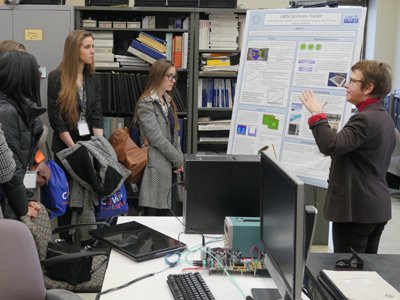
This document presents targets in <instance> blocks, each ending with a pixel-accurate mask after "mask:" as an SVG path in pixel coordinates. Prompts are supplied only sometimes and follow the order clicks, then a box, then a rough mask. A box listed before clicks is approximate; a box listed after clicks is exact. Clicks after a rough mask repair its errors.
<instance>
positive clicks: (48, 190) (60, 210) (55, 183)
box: [42, 143, 69, 218]
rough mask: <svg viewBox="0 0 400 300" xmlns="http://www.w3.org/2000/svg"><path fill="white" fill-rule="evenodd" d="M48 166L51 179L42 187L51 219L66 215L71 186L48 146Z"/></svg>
mask: <svg viewBox="0 0 400 300" xmlns="http://www.w3.org/2000/svg"><path fill="white" fill-rule="evenodd" d="M46 147H47V155H48V161H47V163H46V164H47V166H48V167H49V168H50V171H51V177H50V180H49V182H48V184H46V185H44V186H43V187H42V192H43V196H42V203H43V205H44V206H45V207H46V208H47V210H48V211H49V213H50V218H54V217H58V216H61V215H63V214H64V213H65V210H66V209H67V205H68V201H69V186H68V180H67V176H66V175H65V173H64V171H63V169H61V167H60V166H59V165H58V164H57V163H56V162H55V161H54V160H52V159H50V158H51V154H50V149H49V146H48V144H47V143H46Z"/></svg>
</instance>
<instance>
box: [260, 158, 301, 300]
mask: <svg viewBox="0 0 400 300" xmlns="http://www.w3.org/2000/svg"><path fill="white" fill-rule="evenodd" d="M260 201H261V215H260V226H261V227H260V229H261V230H260V232H261V240H262V243H263V245H264V250H265V265H266V267H267V269H268V271H269V273H270V274H271V277H272V279H273V280H274V283H275V285H276V287H277V290H276V289H275V290H274V289H272V290H269V289H254V290H252V293H253V296H254V299H255V300H259V299H263V300H266V299H268V300H269V299H285V300H289V299H290V300H300V299H301V290H302V284H303V274H304V266H305V256H306V250H305V238H306V237H305V230H304V227H305V206H304V184H303V182H302V181H301V180H300V179H299V178H297V177H296V176H294V175H292V174H290V173H288V172H287V170H285V168H284V167H283V166H282V165H281V164H280V163H279V162H278V161H276V160H275V159H273V158H270V157H269V156H267V155H266V154H265V153H262V154H261V199H260Z"/></svg>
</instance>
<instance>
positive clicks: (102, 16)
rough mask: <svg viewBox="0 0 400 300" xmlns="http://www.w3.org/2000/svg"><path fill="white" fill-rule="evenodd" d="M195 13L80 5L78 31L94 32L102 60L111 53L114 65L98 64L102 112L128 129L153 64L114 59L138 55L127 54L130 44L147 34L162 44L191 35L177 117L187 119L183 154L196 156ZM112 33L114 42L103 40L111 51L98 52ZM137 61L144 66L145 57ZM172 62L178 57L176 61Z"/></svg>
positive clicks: (177, 92)
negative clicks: (193, 104) (127, 62)
mask: <svg viewBox="0 0 400 300" xmlns="http://www.w3.org/2000/svg"><path fill="white" fill-rule="evenodd" d="M194 15H195V12H194V9H191V8H177V7H108V6H107V7H103V6H78V7H75V29H84V30H88V31H90V32H92V33H93V34H94V38H95V49H96V54H97V55H98V57H100V56H102V57H106V56H108V57H109V55H108V54H106V55H104V54H102V53H101V52H110V51H112V54H111V55H112V58H111V61H110V60H108V61H107V62H105V63H101V61H99V60H98V59H97V58H96V57H95V60H96V65H100V66H96V72H97V73H98V74H99V76H100V78H101V80H102V92H103V104H102V105H103V114H104V116H105V117H112V118H120V119H122V118H125V125H128V124H127V123H129V119H130V118H131V117H132V115H133V110H134V106H135V103H136V101H137V99H138V97H139V96H140V94H141V91H142V90H143V88H144V85H145V82H146V81H147V74H148V71H149V68H150V64H149V63H144V64H136V63H132V62H131V63H130V64H129V65H122V64H123V63H122V62H112V61H114V60H116V61H117V57H116V56H117V55H118V56H128V57H134V56H133V55H132V54H131V53H128V51H127V50H128V48H129V46H130V45H131V42H132V41H133V40H136V39H137V38H139V35H140V34H142V33H145V34H150V35H151V36H153V37H155V38H159V39H162V40H168V38H171V39H173V38H174V37H176V36H182V37H183V36H184V35H185V36H186V37H187V47H186V49H187V52H186V60H185V63H184V62H182V66H181V67H178V68H177V72H178V76H179V80H178V81H177V83H176V88H175V91H174V93H175V95H176V96H177V97H179V98H180V101H179V102H180V103H179V104H178V105H177V106H178V117H179V118H181V119H183V120H184V126H183V127H184V129H183V130H184V131H183V144H182V150H183V151H184V152H186V153H191V152H192V148H191V146H192V142H191V141H192V134H191V133H192V131H193V130H192V112H193V108H192V103H193V102H192V101H190V99H191V96H192V95H193V90H192V89H193V84H192V82H193V63H192V57H193V54H194V46H193V41H194V39H193V37H194V36H195V34H194V30H195V28H194V26H193V20H194V19H195V16H194ZM146 17H147V18H146ZM184 21H185V23H184ZM128 27H129V28H128ZM143 27H146V28H143ZM108 35H111V38H108V39H110V40H109V41H105V42H104V41H100V42H101V43H102V44H104V45H106V46H107V45H109V44H110V43H111V44H112V46H111V47H109V48H110V49H112V50H110V49H99V48H102V47H103V46H102V45H100V44H99V45H96V41H97V42H99V40H100V39H103V37H104V36H106V37H107V36H108ZM106 39H107V38H106ZM98 50H101V51H98ZM98 53H100V54H98ZM96 54H95V55H96ZM171 55H173V54H171ZM182 56H184V54H183V55H182ZM122 60H123V59H121V60H120V59H118V61H122ZM138 60H139V61H141V62H144V60H142V59H138ZM171 60H174V58H173V57H171Z"/></svg>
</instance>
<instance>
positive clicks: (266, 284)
mask: <svg viewBox="0 0 400 300" xmlns="http://www.w3.org/2000/svg"><path fill="white" fill-rule="evenodd" d="M129 221H137V222H139V223H142V224H144V225H146V226H149V227H151V228H154V229H156V230H158V231H160V232H162V233H164V234H166V235H169V236H171V237H173V238H175V239H178V235H179V234H180V233H182V234H181V235H180V237H179V239H180V240H181V241H182V242H184V243H186V244H187V245H188V248H189V249H191V248H192V249H193V247H194V246H201V236H200V235H197V234H183V232H184V226H183V225H182V224H181V223H179V221H178V220H177V219H176V218H174V217H120V218H118V223H124V222H129ZM220 236H221V235H214V237H220ZM211 239H212V238H209V237H207V238H206V242H208V241H210V240H211ZM208 246H210V247H223V242H222V241H219V242H215V243H212V244H209V245H208ZM184 259H188V260H198V259H200V251H197V252H193V253H188V254H187V253H186V252H183V253H182V256H181V260H184ZM190 267H192V266H191V265H189V264H186V263H183V262H182V263H179V264H178V265H177V266H175V267H174V268H168V269H167V270H165V271H164V272H162V273H159V274H157V275H155V276H153V277H149V278H146V279H144V280H141V281H138V282H136V283H134V284H132V285H130V286H129V287H126V288H124V289H121V290H118V291H115V292H111V293H109V294H105V295H102V296H101V297H100V299H101V300H114V299H118V300H124V299H135V300H153V299H154V300H164V299H165V300H172V299H173V297H172V294H171V292H170V290H169V287H168V284H167V277H168V275H169V274H179V273H182V269H184V268H190ZM165 268H167V265H166V264H165V262H164V259H163V258H156V259H152V260H149V261H144V262H135V261H133V260H132V259H130V258H129V257H127V256H125V255H123V254H121V253H119V252H117V251H115V250H112V251H111V254H110V259H109V263H108V267H107V271H106V274H105V278H104V282H103V287H102V291H105V290H107V289H110V288H113V287H117V286H120V285H122V284H124V283H127V282H129V281H131V280H133V279H135V278H138V277H140V276H143V275H146V274H148V273H152V272H158V271H161V270H163V269H165ZM196 271H198V272H200V274H201V275H202V277H203V278H204V281H205V282H206V284H207V285H208V287H209V288H210V290H211V292H212V293H213V295H214V296H215V298H216V299H229V300H243V299H244V298H243V296H242V295H241V293H240V292H239V291H238V290H237V289H236V288H235V287H234V285H233V284H232V282H231V281H230V279H229V278H228V277H227V276H225V275H209V274H208V271H207V270H196ZM196 271H193V270H190V272H196ZM188 272H189V271H188ZM233 279H234V280H235V281H236V283H237V284H238V285H239V286H240V288H241V289H242V291H243V292H244V294H245V295H246V296H247V295H251V289H252V288H274V287H275V285H274V283H273V281H272V279H270V278H261V277H253V276H247V275H243V276H241V275H233Z"/></svg>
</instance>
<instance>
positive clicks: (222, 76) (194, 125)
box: [75, 6, 246, 153]
mask: <svg viewBox="0 0 400 300" xmlns="http://www.w3.org/2000/svg"><path fill="white" fill-rule="evenodd" d="M216 13H217V14H222V15H223V14H225V15H230V16H232V17H233V16H234V15H235V16H236V15H238V16H239V15H241V16H245V14H246V10H245V9H231V8H192V7H104V6H78V7H75V29H85V30H88V31H91V32H93V33H94V35H95V36H96V34H97V33H100V34H101V33H102V32H112V38H113V42H112V44H113V53H114V54H116V55H129V54H127V49H128V47H129V46H130V44H131V42H132V40H133V39H136V38H137V37H138V36H139V34H140V33H141V32H144V33H148V34H150V35H153V36H155V37H157V38H161V39H165V38H166V36H167V35H168V34H170V35H172V36H176V35H183V34H185V33H186V34H187V36H188V51H187V66H186V67H182V68H178V75H179V80H178V82H177V85H176V86H177V92H179V94H180V96H181V99H182V102H183V105H182V109H181V110H180V111H179V113H178V115H179V117H181V118H184V119H185V120H186V121H185V126H184V128H185V129H184V134H183V136H184V138H183V139H184V145H183V147H182V148H183V149H182V150H183V151H184V152H186V153H196V152H226V149H227V146H228V137H229V128H228V127H229V126H223V125H222V124H218V126H217V125H216V126H214V128H210V127H212V126H209V128H207V126H202V127H201V128H204V127H205V129H204V130H203V129H202V130H198V128H199V127H198V126H199V125H205V124H201V122H202V121H201V120H202V119H203V118H211V119H212V120H224V119H226V120H230V118H231V116H232V104H233V103H231V105H227V106H228V107H225V106H226V105H225V104H224V107H222V105H220V106H219V107H199V106H198V103H199V89H201V87H200V85H201V83H202V82H203V81H215V80H217V82H218V83H220V84H222V85H224V86H225V85H226V84H228V85H232V88H231V89H230V93H231V94H232V95H231V97H232V101H231V102H233V96H234V95H233V93H234V87H235V86H234V84H233V83H234V82H235V80H236V77H237V72H232V71H230V72H226V71H218V72H215V71H208V70H207V71H204V70H201V69H200V60H201V58H202V57H204V56H206V55H209V54H212V55H215V54H216V53H226V54H227V55H228V54H230V55H234V56H236V60H237V63H238V58H239V57H240V50H239V49H240V47H238V46H235V47H234V48H232V47H230V48H229V49H223V48H219V49H211V48H204V47H200V44H199V40H200V25H199V21H200V20H203V19H208V18H209V16H210V15H212V14H216ZM146 16H154V17H155V25H154V28H126V27H125V28H121V27H120V25H121V24H122V25H125V23H126V26H127V24H128V22H130V24H131V25H132V24H133V23H134V22H139V21H141V20H142V19H143V18H144V17H146ZM176 18H178V19H179V18H181V20H184V19H186V18H187V21H188V26H187V27H186V28H185V29H183V28H170V27H171V20H173V19H176ZM88 20H89V21H88ZM83 21H88V22H85V23H84V22H83ZM94 21H95V22H94ZM99 21H102V22H103V23H102V24H104V22H106V23H107V22H108V24H111V28H99ZM114 21H115V22H117V23H116V26H117V27H113V25H114ZM119 22H120V23H119ZM124 22H125V23H124ZM83 25H89V26H83ZM93 25H95V26H96V27H93ZM239 34H240V31H239ZM96 39H97V38H96V37H95V47H96ZM96 63H97V59H96ZM148 70H149V67H148V66H124V67H120V66H107V67H105V66H103V67H96V71H97V72H99V73H100V74H110V75H102V76H112V77H118V76H122V77H126V75H116V74H119V73H122V74H128V75H129V76H133V75H134V76H145V75H146V74H147V73H148ZM125 80H126V79H125ZM112 82H113V83H112V85H113V86H114V85H115V83H114V82H116V81H115V80H114V81H112ZM221 88H222V87H221ZM117 90H118V89H117ZM116 95H119V96H113V93H112V95H111V96H110V95H108V96H107V97H104V101H105V103H104V108H105V109H104V115H105V116H111V117H121V118H129V117H131V116H132V112H131V111H130V110H131V109H132V108H133V106H134V105H133V106H131V107H130V106H128V107H122V108H121V107H120V108H119V109H118V108H114V107H112V108H111V109H110V107H108V108H107V105H108V104H110V103H115V102H116V100H117V99H116V98H120V97H125V98H129V97H127V96H121V93H118V91H117V92H116ZM226 99H229V97H227V98H226ZM200 100H201V99H200ZM228 103H229V101H228ZM199 120H200V124H199ZM225 125H226V124H225Z"/></svg>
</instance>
